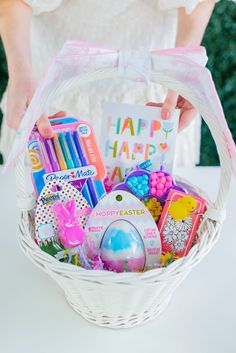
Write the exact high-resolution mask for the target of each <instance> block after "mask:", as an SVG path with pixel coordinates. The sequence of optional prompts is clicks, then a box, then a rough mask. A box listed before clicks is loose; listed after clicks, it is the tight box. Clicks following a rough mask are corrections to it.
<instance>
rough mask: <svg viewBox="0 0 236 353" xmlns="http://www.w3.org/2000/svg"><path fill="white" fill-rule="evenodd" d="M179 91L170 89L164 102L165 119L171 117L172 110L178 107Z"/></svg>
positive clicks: (163, 116) (162, 115)
mask: <svg viewBox="0 0 236 353" xmlns="http://www.w3.org/2000/svg"><path fill="white" fill-rule="evenodd" d="M178 96H179V95H178V93H176V92H174V91H172V90H168V92H167V95H166V98H165V100H164V102H163V106H162V111H161V117H162V119H164V120H168V119H170V118H171V112H172V111H173V110H174V109H175V108H176V105H177V102H178Z"/></svg>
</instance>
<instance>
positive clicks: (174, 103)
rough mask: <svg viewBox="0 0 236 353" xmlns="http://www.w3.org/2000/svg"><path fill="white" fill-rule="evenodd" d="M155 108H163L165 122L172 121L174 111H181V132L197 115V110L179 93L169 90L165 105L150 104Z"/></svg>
mask: <svg viewBox="0 0 236 353" xmlns="http://www.w3.org/2000/svg"><path fill="white" fill-rule="evenodd" d="M147 105H150V106H154V107H162V111H161V117H162V119H163V120H168V119H171V113H172V111H173V110H174V109H176V108H177V109H180V120H179V131H181V130H183V129H185V128H186V127H187V126H188V125H189V124H190V123H191V121H192V120H193V119H194V118H195V116H196V115H197V111H196V109H195V108H194V107H193V106H192V104H191V103H189V102H188V101H187V100H186V99H185V98H183V97H181V96H179V95H178V93H176V92H174V91H171V90H169V91H168V93H167V96H166V98H165V100H164V102H163V103H152V102H150V103H148V104H147Z"/></svg>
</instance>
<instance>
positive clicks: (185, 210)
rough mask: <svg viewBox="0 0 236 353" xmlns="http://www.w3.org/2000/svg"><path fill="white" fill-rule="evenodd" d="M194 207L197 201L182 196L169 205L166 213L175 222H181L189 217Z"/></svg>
mask: <svg viewBox="0 0 236 353" xmlns="http://www.w3.org/2000/svg"><path fill="white" fill-rule="evenodd" d="M196 207H197V201H196V200H195V199H194V198H193V197H191V196H184V197H181V198H180V199H179V200H177V201H174V202H173V203H172V204H171V205H170V207H169V210H168V212H169V214H170V215H171V216H172V217H173V218H174V219H175V220H176V221H180V222H181V221H182V220H183V219H184V218H186V217H190V216H191V213H192V212H193V211H194V210H195V209H196Z"/></svg>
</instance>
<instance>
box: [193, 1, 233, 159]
mask: <svg viewBox="0 0 236 353" xmlns="http://www.w3.org/2000/svg"><path fill="white" fill-rule="evenodd" d="M202 44H203V45H204V46H205V47H206V48H207V53H208V57H209V59H208V64H207V66H208V68H209V69H210V71H211V72H212V76H213V79H214V82H215V85H216V89H217V92H218V94H219V97H220V100H221V103H222V105H223V108H224V112H225V116H226V119H227V121H228V124H229V127H230V129H231V131H232V135H233V137H234V140H236V5H235V3H233V2H231V1H227V0H224V1H220V2H219V3H218V4H217V5H216V7H215V10H214V13H213V16H212V17H211V20H210V23H209V25H208V28H207V31H206V33H205V36H204V39H203V43H202ZM200 164H201V165H217V164H219V160H218V155H217V152H216V148H215V145H214V141H213V140H212V138H211V134H210V132H209V129H208V127H207V126H206V124H205V123H203V125H202V141H201V159H200Z"/></svg>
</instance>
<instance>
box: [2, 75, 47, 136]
mask: <svg viewBox="0 0 236 353" xmlns="http://www.w3.org/2000/svg"><path fill="white" fill-rule="evenodd" d="M36 87H37V82H36V80H35V79H34V77H33V76H32V75H29V73H28V72H24V73H23V72H21V73H20V74H17V73H15V74H14V75H13V76H10V78H9V82H8V92H7V117H6V119H7V124H8V126H9V127H11V128H13V129H14V130H16V131H17V130H18V128H19V126H20V123H21V119H22V117H23V116H24V114H25V111H26V109H27V107H28V105H29V104H30V101H31V99H32V97H33V95H34V92H35V89H36ZM37 126H38V129H39V132H40V134H41V135H42V136H43V137H52V135H53V133H52V127H51V125H50V123H49V120H48V118H47V117H46V115H42V116H41V117H40V118H39V119H38V121H37Z"/></svg>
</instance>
